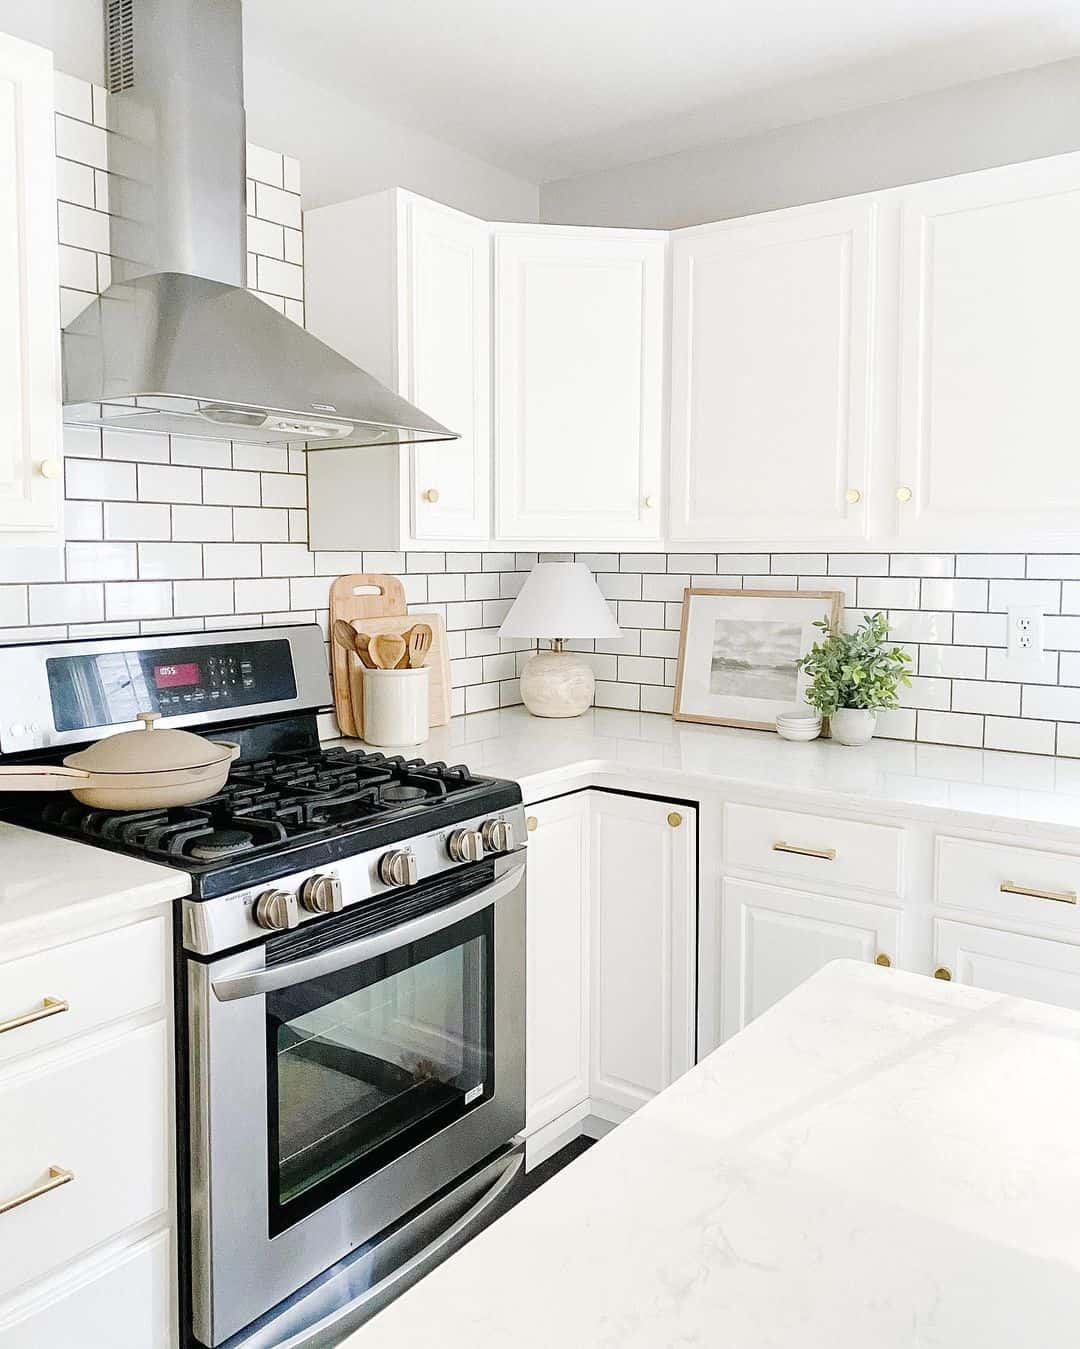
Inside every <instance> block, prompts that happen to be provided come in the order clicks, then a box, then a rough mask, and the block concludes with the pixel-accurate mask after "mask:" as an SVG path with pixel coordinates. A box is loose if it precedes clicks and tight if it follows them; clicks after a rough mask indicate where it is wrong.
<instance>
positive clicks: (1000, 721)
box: [983, 717, 1055, 754]
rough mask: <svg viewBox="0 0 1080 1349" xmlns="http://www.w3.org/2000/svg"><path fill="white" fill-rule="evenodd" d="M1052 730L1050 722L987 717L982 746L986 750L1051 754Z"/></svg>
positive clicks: (1052, 726)
mask: <svg viewBox="0 0 1080 1349" xmlns="http://www.w3.org/2000/svg"><path fill="white" fill-rule="evenodd" d="M1054 730H1055V728H1054V723H1053V722H1052V721H1021V720H1019V719H1018V718H1014V717H987V718H986V729H985V731H984V738H983V744H984V745H985V747H986V748H987V749H1008V750H1017V751H1020V752H1022V753H1024V754H1053V752H1054V738H1055V737H1054Z"/></svg>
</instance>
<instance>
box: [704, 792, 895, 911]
mask: <svg viewBox="0 0 1080 1349" xmlns="http://www.w3.org/2000/svg"><path fill="white" fill-rule="evenodd" d="M903 838H904V836H903V832H902V831H901V830H899V829H890V828H889V827H888V826H886V825H879V824H860V823H856V822H855V821H854V820H836V819H831V818H829V817H828V816H826V815H803V814H801V813H800V812H797V811H792V810H768V809H766V808H764V807H761V806H742V805H738V804H736V803H731V804H729V805H726V806H725V807H724V857H725V861H726V864H727V865H728V866H731V867H753V868H754V869H755V870H757V871H770V872H772V873H773V874H775V875H777V876H794V877H797V878H798V879H799V880H804V881H822V882H824V883H825V884H827V885H851V886H858V887H859V888H861V889H864V890H880V891H881V892H882V893H883V894H889V895H895V894H899V892H900V863H901V858H902V854H903Z"/></svg>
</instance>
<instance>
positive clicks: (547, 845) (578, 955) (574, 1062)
mask: <svg viewBox="0 0 1080 1349" xmlns="http://www.w3.org/2000/svg"><path fill="white" fill-rule="evenodd" d="M529 818H530V822H531V821H533V820H535V822H536V824H535V827H534V828H533V829H532V831H531V832H530V834H529V871H528V896H527V899H526V905H527V918H526V948H525V949H526V980H527V982H526V1013H525V1024H526V1043H527V1059H526V1073H525V1093H526V1095H525V1132H526V1133H528V1134H533V1133H535V1132H536V1131H537V1129H540V1128H543V1127H544V1125H546V1124H550V1123H551V1122H552V1121H553V1120H555V1119H557V1118H558V1117H559V1116H560V1115H563V1114H565V1113H566V1112H567V1111H568V1110H573V1109H574V1108H575V1107H576V1106H579V1105H581V1104H582V1103H583V1102H584V1101H586V1100H587V1099H588V1096H589V1005H588V996H589V802H588V797H587V796H586V795H585V794H578V795H574V796H564V797H560V798H558V799H556V800H554V801H544V802H543V803H542V804H540V805H538V806H533V807H531V813H530V816H529Z"/></svg>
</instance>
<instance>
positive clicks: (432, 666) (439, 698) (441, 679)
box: [353, 614, 450, 726]
mask: <svg viewBox="0 0 1080 1349" xmlns="http://www.w3.org/2000/svg"><path fill="white" fill-rule="evenodd" d="M414 623H427V624H429V625H430V627H431V650H430V651H429V652H428V658H427V660H426V661H425V662H424V663H425V664H426V665H427V667H428V669H429V670H430V671H431V674H430V675H429V677H428V691H429V695H430V712H429V715H428V720H429V721H430V722H431V724H432V726H445V725H446V723H447V722H448V721H449V720H450V648H449V645H448V644H447V641H446V624H445V623H444V622H443V620H442V618H441V616H440V615H439V614H401V615H397V616H395V617H392V618H358V619H354V620H353V626H354V627H355V628H356V629H357V631H359V632H366V633H367V634H368V636H369V637H374V636H375V635H376V634H377V633H380V632H396V633H399V634H400V635H401V636H404V635H405V633H407V632H408V631H409V629H410V628H411V627H412V626H413V624H414Z"/></svg>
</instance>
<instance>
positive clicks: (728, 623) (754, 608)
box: [673, 588, 844, 731]
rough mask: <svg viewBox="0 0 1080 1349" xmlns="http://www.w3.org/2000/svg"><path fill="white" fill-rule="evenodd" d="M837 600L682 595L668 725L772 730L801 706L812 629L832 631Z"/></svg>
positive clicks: (765, 593)
mask: <svg viewBox="0 0 1080 1349" xmlns="http://www.w3.org/2000/svg"><path fill="white" fill-rule="evenodd" d="M843 601H844V597H843V595H842V594H841V593H840V592H839V591H836V590H699V589H696V588H695V589H688V590H684V591H683V608H682V629H681V632H680V634H679V665H678V672H677V675H676V679H675V710H674V713H673V716H674V718H675V720H676V721H704V722H709V723H711V724H712V725H716V726H745V727H749V728H751V729H754V730H762V731H772V730H775V723H776V714H777V713H778V712H782V711H785V710H787V709H790V708H791V706H792V704H794V703H800V702H802V698H803V690H804V689H805V686H806V677H805V676H804V675H803V674H802V672H801V671H800V670H799V668H798V661H799V657H800V656H804V655H805V654H806V653H807V652H808V651H809V650H810V648H811V646H813V644H814V642H815V641H817V640H818V639H819V638H820V637H821V636H822V634H821V631H820V629H819V628H815V627H814V623H815V622H817V621H819V620H821V619H827V620H828V621H829V623H830V624H832V625H833V626H835V625H836V624H838V623H839V621H840V610H841V606H842V604H843Z"/></svg>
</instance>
